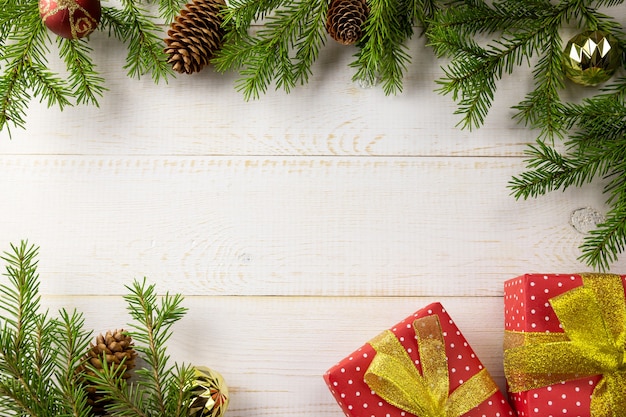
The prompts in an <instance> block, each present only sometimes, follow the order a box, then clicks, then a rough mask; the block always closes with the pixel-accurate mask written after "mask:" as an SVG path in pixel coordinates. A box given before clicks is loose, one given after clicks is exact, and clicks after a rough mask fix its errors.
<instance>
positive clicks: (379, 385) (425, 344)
mask: <svg viewBox="0 0 626 417" xmlns="http://www.w3.org/2000/svg"><path fill="white" fill-rule="evenodd" d="M413 330H414V331H415V335H416V336H417V346H418V349H419V355H420V361H421V364H422V374H423V375H420V373H419V371H418V370H417V368H416V367H415V365H414V364H413V361H412V360H411V358H410V357H409V355H408V353H407V352H406V351H405V350H404V347H403V346H402V345H401V344H400V342H399V341H398V339H397V338H396V336H395V335H394V334H393V333H392V332H391V331H389V330H386V331H384V332H383V333H381V334H380V335H378V336H376V337H375V338H374V339H372V340H370V342H369V344H370V345H371V346H372V347H373V348H374V350H375V351H376V356H374V359H373V360H372V363H371V364H370V366H369V367H368V369H367V371H366V372H365V377H364V379H365V382H366V383H367V385H368V386H369V387H370V388H371V389H372V390H373V391H374V392H376V394H377V395H378V396H380V397H381V398H383V399H384V400H385V401H387V402H388V403H389V404H391V405H393V406H395V407H398V408H400V409H402V410H404V411H407V412H409V413H411V414H413V415H415V416H418V417H459V416H461V415H463V414H465V413H467V412H468V411H470V410H471V409H472V408H475V407H477V406H478V405H480V404H481V403H482V402H483V401H485V400H486V399H487V398H489V397H491V395H493V394H494V393H495V392H496V391H497V390H498V387H497V386H496V384H495V382H493V379H491V376H490V375H489V373H488V372H487V370H486V369H482V370H481V371H480V372H478V373H477V374H476V375H474V376H473V377H472V378H470V379H469V380H467V381H465V382H464V383H463V384H461V385H460V386H459V387H458V388H457V389H455V390H454V391H453V392H452V393H449V389H450V388H449V386H450V384H449V375H448V361H447V358H446V350H445V341H444V339H443V332H442V330H441V325H440V323H439V317H438V316H436V315H432V316H427V317H423V318H420V319H417V320H415V321H414V322H413Z"/></svg>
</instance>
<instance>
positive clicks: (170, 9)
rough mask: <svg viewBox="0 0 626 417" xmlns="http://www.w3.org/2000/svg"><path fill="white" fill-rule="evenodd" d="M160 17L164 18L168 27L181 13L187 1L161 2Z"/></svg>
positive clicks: (170, 0) (165, 0)
mask: <svg viewBox="0 0 626 417" xmlns="http://www.w3.org/2000/svg"><path fill="white" fill-rule="evenodd" d="M158 3H159V16H161V17H162V18H163V20H164V21H165V24H166V25H169V24H170V23H172V21H173V20H174V18H175V17H176V16H177V15H178V14H179V13H180V10H181V9H182V8H183V7H184V6H185V3H187V0H159V1H158Z"/></svg>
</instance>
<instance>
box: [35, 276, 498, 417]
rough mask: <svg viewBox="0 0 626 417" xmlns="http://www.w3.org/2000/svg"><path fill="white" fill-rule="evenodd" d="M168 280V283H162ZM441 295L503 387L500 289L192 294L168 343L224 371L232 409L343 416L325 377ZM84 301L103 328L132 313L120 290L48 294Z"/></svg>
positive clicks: (50, 301) (235, 416) (71, 303)
mask: <svg viewBox="0 0 626 417" xmlns="http://www.w3.org/2000/svg"><path fill="white" fill-rule="evenodd" d="M158 285H160V283H159V284H158ZM436 301H439V302H441V303H442V304H443V305H444V307H445V308H446V309H447V311H448V312H449V313H450V316H451V317H452V318H453V320H454V321H455V322H456V324H457V326H458V327H459V329H460V330H461V331H462V332H463V334H464V336H465V337H466V338H467V340H468V342H469V343H470V344H471V345H472V348H473V349H474V351H475V352H476V354H477V356H478V357H479V358H480V359H481V361H482V362H483V364H484V365H485V367H486V368H487V369H488V370H489V372H490V373H492V375H493V376H494V379H495V380H496V381H497V382H498V384H499V385H500V387H501V389H503V388H504V380H503V370H502V352H501V348H502V335H503V326H502V323H503V301H502V298H501V297H444V298H434V297H187V298H186V299H185V301H184V304H185V306H186V307H188V308H189V311H188V314H187V315H186V316H185V317H184V318H183V319H182V320H181V321H180V322H179V323H177V324H176V325H175V327H174V330H173V331H174V337H173V338H172V339H171V341H170V342H169V343H168V352H169V353H170V354H171V357H172V360H173V361H178V362H186V363H192V364H195V365H205V366H209V367H212V368H214V369H216V370H217V371H219V372H220V373H222V374H223V376H224V378H225V379H226V381H227V384H228V385H229V387H230V390H231V391H232V403H231V408H230V411H229V413H228V415H229V416H230V417H243V416H250V415H254V416H270V415H271V416H274V417H287V416H293V415H303V416H311V417H313V416H317V417H340V416H342V415H343V414H342V412H341V410H340V409H339V407H338V406H337V405H336V403H335V402H334V400H333V398H332V396H331V395H330V393H329V391H328V389H327V388H326V386H325V384H324V382H323V379H322V375H323V373H324V372H325V371H326V370H327V369H328V368H330V367H331V366H332V365H334V364H335V363H336V362H337V361H339V360H341V359H343V358H344V357H346V356H347V355H349V354H350V353H352V352H353V351H354V350H356V349H357V348H359V347H360V346H361V345H363V344H364V343H365V342H367V340H369V339H370V338H372V337H374V336H375V335H377V334H378V333H379V332H380V331H382V330H384V329H386V328H389V327H391V326H393V325H394V324H396V323H398V322H399V321H401V320H402V319H404V318H405V317H407V316H408V315H410V314H412V313H413V312H414V311H416V310H418V309H420V308H423V307H425V306H426V305H428V304H430V303H432V302H436ZM44 302H45V305H46V306H48V307H50V308H51V309H52V310H53V311H54V310H56V309H57V308H60V307H65V308H69V309H72V308H77V309H78V310H79V311H81V312H83V313H84V314H85V317H86V325H87V326H88V328H92V329H94V331H95V332H96V333H98V332H103V331H106V330H108V329H114V328H120V327H124V326H125V324H126V323H128V321H129V317H128V316H127V314H126V313H125V311H124V310H125V304H124V303H123V301H122V300H121V298H120V297H82V296H81V297H67V296H64V297H45V299H44Z"/></svg>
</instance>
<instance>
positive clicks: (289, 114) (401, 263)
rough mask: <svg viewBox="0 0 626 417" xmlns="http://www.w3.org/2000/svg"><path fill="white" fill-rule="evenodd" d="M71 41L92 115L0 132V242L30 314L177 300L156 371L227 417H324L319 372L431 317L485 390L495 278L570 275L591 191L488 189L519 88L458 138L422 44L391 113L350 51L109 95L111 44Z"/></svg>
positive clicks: (502, 174)
mask: <svg viewBox="0 0 626 417" xmlns="http://www.w3.org/2000/svg"><path fill="white" fill-rule="evenodd" d="M91 42H92V45H93V48H94V57H95V59H96V61H97V63H98V68H99V70H100V71H101V73H102V74H103V76H104V77H105V78H106V80H107V86H108V88H109V91H108V92H107V93H106V95H105V97H104V98H103V99H102V101H101V106H100V108H95V107H77V108H70V109H66V110H65V111H63V112H59V111H57V110H56V109H51V110H49V109H47V108H45V106H43V105H40V104H38V103H37V102H32V103H31V105H30V110H29V116H28V124H27V129H26V130H25V131H19V130H15V131H14V135H13V138H12V139H9V138H8V137H7V135H6V132H3V133H2V138H1V140H0V172H1V173H2V174H1V175H0V195H1V196H2V198H1V199H0V213H2V215H1V216H0V238H1V241H2V242H0V246H1V247H2V249H3V250H7V249H8V248H9V243H11V242H13V243H18V242H19V241H20V240H21V239H28V240H29V241H30V242H31V243H34V244H36V245H39V246H40V247H41V251H40V269H39V271H40V275H41V280H42V285H41V290H42V292H43V294H44V303H45V304H46V305H47V306H49V307H51V308H53V309H56V308H59V307H62V306H63V307H68V308H73V307H76V308H78V309H79V310H81V311H83V312H84V313H85V315H86V318H87V324H88V326H90V327H91V328H93V329H94V331H95V332H101V331H106V330H107V329H114V328H119V327H123V326H124V325H125V324H126V323H127V322H128V320H129V318H128V316H127V314H126V311H125V305H124V303H123V301H122V299H121V296H122V295H123V294H125V293H126V290H125V288H124V286H125V285H128V284H130V283H131V282H132V280H133V279H135V278H138V279H141V278H142V277H144V276H145V277H147V278H148V280H149V282H152V283H156V284H157V288H158V290H159V291H160V292H161V293H165V292H166V291H169V292H180V293H182V294H183V295H184V296H185V306H187V307H188V308H189V312H188V314H187V316H186V317H185V318H184V319H183V320H182V321H181V322H180V323H179V324H177V326H176V327H175V328H174V332H175V337H174V338H173V339H172V340H171V342H170V344H169V349H170V353H171V354H172V358H173V359H175V360H177V361H181V362H190V363H193V364H196V365H206V366H209V367H212V368H214V369H216V370H218V371H219V372H221V373H222V374H223V375H224V377H225V379H226V381H227V383H228V385H229V387H230V390H231V407H230V409H229V413H228V415H229V416H231V417H244V416H245V417H249V416H255V417H256V416H272V417H287V416H293V415H298V416H302V417H304V416H311V417H340V416H342V412H341V410H340V409H339V407H338V406H337V405H336V403H335V401H334V399H333V398H332V397H331V395H330V393H329V391H328V390H327V388H326V386H325V384H324V382H323V380H322V374H323V373H324V371H325V370H326V369H328V368H329V367H330V366H331V365H333V364H334V363H335V362H337V361H338V360H340V359H342V358H343V357H344V356H346V355H347V354H349V353H351V352H352V351H353V350H354V349H356V348H358V347H360V346H361V345H362V344H363V343H365V342H366V341H367V340H368V339H369V338H371V337H373V336H375V335H376V334H377V333H379V332H380V331H381V330H383V329H385V328H388V327H390V326H391V325H393V324H395V323H396V322H398V321H400V320H401V319H403V318H404V317H405V316H407V315H409V314H410V313H412V312H414V311H415V310H417V309H419V308H421V307H423V306H425V305H426V304H428V303H430V302H433V301H441V302H442V303H443V304H444V306H445V307H446V308H447V310H448V311H449V312H450V314H451V316H452V317H453V318H454V319H455V321H456V322H457V324H458V325H459V327H460V328H461V330H462V331H463V333H464V334H465V336H466V337H467V339H468V340H469V342H470V343H471V344H472V346H473V347H474V349H475V351H476V352H477V354H478V355H479V357H480V358H481V359H482V361H483V363H484V364H485V365H486V367H487V368H488V369H489V370H490V372H491V373H492V374H493V375H494V376H495V378H496V379H497V382H498V383H499V384H500V386H501V387H502V386H503V375H502V374H503V372H502V365H501V343H502V332H503V312H502V310H503V301H502V293H503V282H504V281H505V280H506V279H508V278H512V277H515V276H517V275H520V274H522V273H525V272H564V273H568V272H569V273H571V272H582V271H586V270H588V268H587V267H585V266H584V265H583V264H581V263H580V262H578V261H577V259H576V258H577V257H578V255H579V250H578V245H579V244H580V243H581V242H582V239H583V236H584V235H583V234H581V233H580V232H579V231H577V230H575V229H574V228H573V227H572V225H571V224H570V218H571V214H572V212H573V211H575V210H577V209H580V208H586V207H590V208H593V209H595V210H598V211H599V212H601V213H602V212H605V211H606V206H605V205H604V198H603V196H602V192H601V185H602V184H601V182H597V183H595V184H593V185H592V186H586V187H584V188H580V189H571V190H568V191H566V192H564V193H562V192H556V193H553V194H551V195H548V196H546V197H542V198H540V199H537V200H528V201H515V200H514V198H513V197H512V196H511V195H510V190H509V189H508V188H507V183H508V181H509V180H510V178H511V176H513V175H516V174H519V173H520V172H522V171H523V169H524V162H523V160H524V156H523V151H524V149H525V147H526V144H527V143H530V142H532V141H534V137H535V136H534V135H535V133H534V132H530V131H528V130H527V129H524V128H522V127H520V126H518V125H516V124H515V123H514V122H513V121H512V120H511V115H512V111H511V110H510V106H511V105H513V104H516V103H517V102H519V101H520V100H521V99H522V98H523V96H524V95H525V93H526V92H527V91H528V89H529V88H530V87H531V85H532V80H531V79H530V77H529V76H528V74H526V73H516V75H515V76H514V77H507V78H506V79H504V80H502V82H500V83H499V91H498V96H497V101H496V103H495V105H494V108H493V110H492V111H491V113H490V115H489V117H488V120H487V123H486V125H485V126H484V127H483V128H482V129H479V130H476V131H473V132H469V131H462V130H459V129H458V128H456V127H455V125H456V123H457V122H458V117H457V116H455V115H454V114H453V112H454V109H455V105H454V103H453V102H452V101H451V99H450V98H449V97H442V96H439V95H437V94H436V93H435V92H433V90H434V88H435V84H434V82H433V81H434V79H435V78H437V77H439V76H440V75H441V70H440V68H439V66H440V65H441V64H442V62H438V61H436V60H435V58H434V57H433V54H432V52H431V51H430V50H428V49H426V48H425V47H424V45H423V41H422V40H421V39H415V40H414V41H412V45H411V48H412V54H413V56H414V62H413V63H412V64H411V66H410V70H409V73H408V74H407V78H406V81H405V91H404V92H403V93H402V94H400V95H397V96H390V97H387V96H385V95H384V94H383V92H382V90H381V88H379V87H374V88H362V87H360V86H359V85H356V84H354V83H352V82H351V77H352V71H353V70H352V69H350V68H348V66H347V65H348V63H349V62H350V61H351V60H352V54H353V53H354V50H353V49H351V48H350V47H341V46H339V45H337V44H335V43H333V42H328V44H327V46H326V48H324V50H323V51H322V54H321V56H320V58H319V60H318V62H317V64H316V66H315V68H314V76H313V78H312V80H311V82H310V83H309V84H308V85H306V86H302V87H298V88H296V89H295V90H294V91H293V92H292V93H291V94H289V95H287V94H285V93H283V92H273V91H271V92H269V93H268V94H267V95H265V96H262V98H261V99H260V100H258V101H253V102H245V101H244V100H243V98H242V95H241V94H239V93H237V92H236V91H235V90H234V88H233V82H234V80H235V77H236V76H235V74H227V75H219V74H217V73H215V72H214V71H213V69H211V68H208V69H205V70H204V71H203V72H201V73H200V74H197V75H194V76H179V77H178V78H175V79H172V80H170V82H169V83H168V84H162V85H159V86H155V85H154V84H153V83H152V81H151V80H150V79H149V77H146V78H145V79H142V80H139V81H138V80H133V79H129V78H127V77H126V75H125V72H124V70H123V69H122V66H123V60H124V55H125V50H124V48H123V47H122V46H121V45H119V44H118V43H117V42H116V41H114V40H110V39H108V38H106V37H104V36H103V35H99V34H96V35H94V36H93V37H92V40H91ZM587 93H588V91H584V90H583V89H582V88H579V87H576V86H573V85H570V86H568V90H567V91H565V92H564V95H565V96H566V97H568V98H569V97H574V98H576V97H580V96H582V95H584V94H587ZM625 265H626V264H625V262H624V261H620V262H619V263H618V264H616V265H614V268H613V271H615V272H622V273H623V272H624V271H626V268H624V266H625Z"/></svg>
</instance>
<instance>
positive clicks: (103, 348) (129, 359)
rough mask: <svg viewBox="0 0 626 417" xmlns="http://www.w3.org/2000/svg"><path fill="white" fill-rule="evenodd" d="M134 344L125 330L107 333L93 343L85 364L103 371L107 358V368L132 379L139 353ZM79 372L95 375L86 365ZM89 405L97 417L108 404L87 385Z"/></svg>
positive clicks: (100, 335) (124, 377) (99, 336)
mask: <svg viewBox="0 0 626 417" xmlns="http://www.w3.org/2000/svg"><path fill="white" fill-rule="evenodd" d="M133 346H134V343H133V340H132V338H131V337H130V335H128V334H127V333H125V332H124V330H115V331H110V330H109V331H107V332H106V334H99V335H98V336H97V337H96V340H95V343H91V346H90V348H89V351H87V353H86V355H85V362H86V363H87V362H88V363H89V364H90V365H91V366H93V367H94V368H96V369H102V367H103V365H102V361H103V359H104V358H106V362H107V366H108V367H109V368H110V369H112V370H117V372H120V373H121V377H122V378H123V379H128V378H130V377H131V373H130V370H131V369H133V368H134V367H135V358H136V357H137V352H136V351H135V349H134V347H133ZM79 372H82V373H84V374H86V375H93V371H91V370H90V369H89V368H88V367H87V366H86V365H83V366H82V367H81V368H80V369H79ZM85 389H86V391H87V403H88V404H89V405H90V406H91V407H92V409H93V412H94V413H95V414H97V415H100V414H103V413H104V406H105V405H106V402H105V401H103V397H102V395H100V394H99V393H98V392H97V390H96V387H93V386H90V385H89V384H86V388H85Z"/></svg>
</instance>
